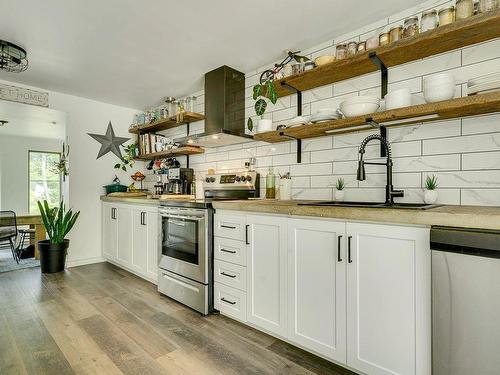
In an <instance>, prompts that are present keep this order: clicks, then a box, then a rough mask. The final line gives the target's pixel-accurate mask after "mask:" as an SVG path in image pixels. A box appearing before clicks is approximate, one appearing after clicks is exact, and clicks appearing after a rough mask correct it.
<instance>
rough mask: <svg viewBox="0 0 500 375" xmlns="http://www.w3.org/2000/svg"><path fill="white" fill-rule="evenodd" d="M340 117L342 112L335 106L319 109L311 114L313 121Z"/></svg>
mask: <svg viewBox="0 0 500 375" xmlns="http://www.w3.org/2000/svg"><path fill="white" fill-rule="evenodd" d="M339 118H340V113H339V112H338V111H337V110H336V109H334V108H323V109H318V110H317V111H316V112H314V113H313V114H312V115H311V119H310V120H311V122H322V121H330V120H337V119H339Z"/></svg>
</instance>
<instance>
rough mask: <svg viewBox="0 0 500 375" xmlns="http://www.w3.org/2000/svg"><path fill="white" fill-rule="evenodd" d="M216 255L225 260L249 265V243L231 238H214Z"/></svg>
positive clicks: (216, 257)
mask: <svg viewBox="0 0 500 375" xmlns="http://www.w3.org/2000/svg"><path fill="white" fill-rule="evenodd" d="M214 257H215V259H219V260H223V261H225V262H229V263H234V264H239V265H240V266H246V265H247V245H246V244H245V242H242V241H237V240H231V239H229V238H222V237H215V238H214Z"/></svg>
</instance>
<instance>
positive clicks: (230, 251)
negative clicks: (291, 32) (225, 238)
mask: <svg viewBox="0 0 500 375" xmlns="http://www.w3.org/2000/svg"><path fill="white" fill-rule="evenodd" d="M220 251H223V252H225V253H229V254H236V251H232V250H227V249H223V248H221V249H220Z"/></svg>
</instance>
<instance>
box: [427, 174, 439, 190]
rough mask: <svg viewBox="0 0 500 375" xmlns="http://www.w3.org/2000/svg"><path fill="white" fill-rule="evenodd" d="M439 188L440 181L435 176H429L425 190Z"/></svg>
mask: <svg viewBox="0 0 500 375" xmlns="http://www.w3.org/2000/svg"><path fill="white" fill-rule="evenodd" d="M437 187H438V179H437V177H436V176H435V175H432V176H427V177H426V178H425V188H426V189H427V190H436V188H437Z"/></svg>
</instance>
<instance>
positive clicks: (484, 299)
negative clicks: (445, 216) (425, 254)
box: [431, 227, 500, 375]
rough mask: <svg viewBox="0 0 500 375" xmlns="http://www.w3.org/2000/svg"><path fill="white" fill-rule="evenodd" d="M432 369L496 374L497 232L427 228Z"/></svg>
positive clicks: (499, 364)
mask: <svg viewBox="0 0 500 375" xmlns="http://www.w3.org/2000/svg"><path fill="white" fill-rule="evenodd" d="M431 249H432V357H433V358H432V374H433V375H498V374H500V351H499V345H500V231H494V230H477V229H460V228H449V227H433V228H432V229H431Z"/></svg>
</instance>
